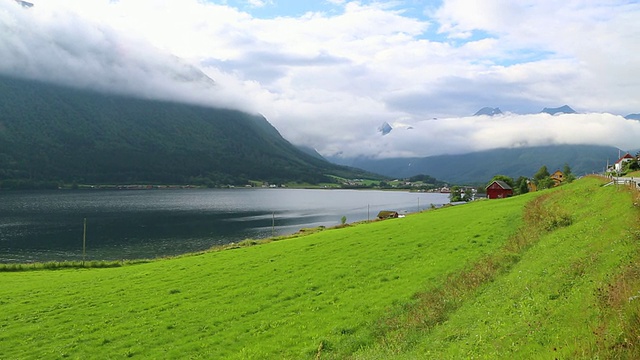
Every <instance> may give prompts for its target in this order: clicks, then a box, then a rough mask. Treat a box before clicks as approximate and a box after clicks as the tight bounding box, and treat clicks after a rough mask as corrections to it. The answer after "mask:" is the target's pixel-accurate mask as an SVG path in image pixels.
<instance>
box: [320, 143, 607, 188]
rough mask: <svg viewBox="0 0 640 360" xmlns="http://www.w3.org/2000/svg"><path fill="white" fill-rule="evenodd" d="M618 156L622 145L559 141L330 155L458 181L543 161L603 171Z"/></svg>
mask: <svg viewBox="0 0 640 360" xmlns="http://www.w3.org/2000/svg"><path fill="white" fill-rule="evenodd" d="M607 159H609V161H610V162H613V161H616V160H617V159H618V149H616V148H613V147H607V146H595V145H557V146H543V147H531V148H514V149H495V150H488V151H481V152H475V153H470V154H461V155H439V156H430V157H425V158H389V159H371V158H362V157H361V158H354V159H343V158H328V160H329V161H334V162H336V163H338V164H342V165H348V166H354V167H357V168H360V169H365V170H367V171H371V172H375V173H378V174H382V175H386V176H388V177H394V178H395V177H397V178H405V177H410V176H413V175H417V174H429V175H431V176H433V177H435V178H438V179H442V180H446V181H449V182H451V183H455V184H462V183H466V184H476V183H477V184H481V183H485V182H487V181H489V180H490V179H491V178H492V177H493V176H494V175H497V174H502V175H507V176H511V177H518V176H527V177H531V176H533V174H535V172H536V171H538V169H540V167H541V166H542V165H546V166H547V168H548V169H549V170H550V171H555V170H556V169H562V168H563V166H564V164H568V165H569V166H570V167H571V169H572V171H573V173H574V174H576V175H584V174H590V173H593V172H600V171H602V170H603V169H604V167H605V166H606V164H607Z"/></svg>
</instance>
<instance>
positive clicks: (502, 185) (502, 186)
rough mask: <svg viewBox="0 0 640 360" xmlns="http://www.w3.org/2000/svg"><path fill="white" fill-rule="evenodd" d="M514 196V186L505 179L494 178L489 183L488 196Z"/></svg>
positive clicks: (494, 197) (499, 197)
mask: <svg viewBox="0 0 640 360" xmlns="http://www.w3.org/2000/svg"><path fill="white" fill-rule="evenodd" d="M510 196H513V188H512V187H511V186H509V184H507V183H506V182H504V181H501V180H494V181H492V182H491V184H489V185H487V198H489V199H502V198H506V197H510Z"/></svg>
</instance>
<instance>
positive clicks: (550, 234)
mask: <svg viewBox="0 0 640 360" xmlns="http://www.w3.org/2000/svg"><path fill="white" fill-rule="evenodd" d="M601 184H602V182H601V181H600V180H598V179H583V180H580V181H577V182H576V183H574V184H571V185H567V186H564V187H561V188H559V189H557V190H554V191H546V192H540V193H533V194H528V195H524V196H519V197H514V198H509V199H504V200H496V201H480V202H475V203H471V204H468V205H463V206H455V207H448V208H443V209H438V210H433V211H428V212H424V213H421V214H416V215H410V216H407V217H406V218H401V219H393V220H387V221H384V222H375V223H369V224H363V225H358V226H352V227H346V228H342V229H331V230H326V231H322V232H318V233H315V234H311V235H307V236H303V237H299V238H294V239H287V240H281V241H277V242H272V243H268V244H265V245H262V246H254V247H242V248H237V249H233V250H225V251H219V252H210V253H205V254H200V255H196V256H185V257H181V258H175V259H168V260H161V261H156V262H151V263H144V264H137V265H131V266H124V267H120V268H108V269H75V270H74V269H67V270H55V271H51V270H38V271H23V272H2V273H0V282H1V283H2V287H1V288H0V306H1V308H2V312H0V358H2V359H13V358H20V359H29V358H32V359H39V358H82V359H85V358H121V357H133V358H225V359H227V358H229V359H234V358H235V359H243V358H245V359H247V358H248V359H265V358H273V359H318V358H320V359H343V358H353V359H387V358H398V359H415V358H434V359H441V358H461V357H463V358H467V357H474V358H496V357H498V358H532V357H536V358H556V357H557V358H575V357H584V358H594V357H601V358H611V357H616V356H617V357H622V358H624V357H625V356H626V357H627V358H633V354H637V351H638V350H639V347H638V341H640V338H639V337H638V336H640V333H638V329H640V322H639V320H638V319H640V316H639V314H640V298H638V299H637V300H636V297H637V296H640V276H638V275H639V274H640V265H638V264H640V253H639V252H638V250H639V249H640V248H639V244H638V241H639V240H640V229H639V228H638V217H639V216H640V210H639V208H638V207H637V206H635V207H634V206H633V205H632V204H633V201H635V202H639V201H640V199H638V198H636V199H635V200H634V199H632V195H631V194H630V192H628V191H625V190H624V188H616V187H601ZM636 196H637V195H636Z"/></svg>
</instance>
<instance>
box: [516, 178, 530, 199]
mask: <svg viewBox="0 0 640 360" xmlns="http://www.w3.org/2000/svg"><path fill="white" fill-rule="evenodd" d="M528 181H529V179H527V178H526V177H524V176H520V177H519V178H518V180H516V186H515V187H514V188H513V189H514V191H515V192H516V194H518V195H522V194H526V193H528V192H529V184H527V182H528Z"/></svg>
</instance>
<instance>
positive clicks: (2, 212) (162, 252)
mask: <svg viewBox="0 0 640 360" xmlns="http://www.w3.org/2000/svg"><path fill="white" fill-rule="evenodd" d="M448 202H449V199H448V196H447V195H446V194H437V193H413V192H399V191H374V190H309V189H188V190H59V191H28V192H0V263H14V262H34V261H38V262H42V261H64V260H81V259H82V239H83V222H84V221H83V219H84V218H86V219H87V231H86V249H87V250H86V259H87V260H124V259H141V258H157V257H162V256H171V255H178V254H183V253H188V252H195V251H201V250H205V249H208V248H210V247H212V246H214V245H222V244H228V243H232V242H238V241H242V240H244V239H248V238H251V239H260V238H266V237H269V236H272V235H286V234H292V233H295V232H296V231H298V230H300V229H301V228H307V227H315V226H321V225H322V226H334V225H338V224H340V222H341V218H342V217H343V216H345V217H346V218H347V222H348V223H351V222H356V221H362V220H367V219H371V220H373V219H374V218H375V217H376V215H377V213H378V212H379V211H380V210H396V211H407V212H415V211H418V210H424V209H425V208H428V207H430V206H431V204H433V205H441V204H445V203H448Z"/></svg>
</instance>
